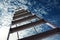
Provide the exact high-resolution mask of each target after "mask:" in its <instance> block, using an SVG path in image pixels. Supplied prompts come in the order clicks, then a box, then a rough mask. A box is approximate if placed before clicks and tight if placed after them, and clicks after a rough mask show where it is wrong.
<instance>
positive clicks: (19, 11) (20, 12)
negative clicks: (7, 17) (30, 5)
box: [14, 9, 27, 16]
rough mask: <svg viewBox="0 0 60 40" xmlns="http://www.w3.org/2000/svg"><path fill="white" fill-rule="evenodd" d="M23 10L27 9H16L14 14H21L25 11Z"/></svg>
mask: <svg viewBox="0 0 60 40" xmlns="http://www.w3.org/2000/svg"><path fill="white" fill-rule="evenodd" d="M25 12H27V10H24V9H22V10H18V11H16V12H15V14H14V15H15V16H16V15H19V14H22V13H25Z"/></svg>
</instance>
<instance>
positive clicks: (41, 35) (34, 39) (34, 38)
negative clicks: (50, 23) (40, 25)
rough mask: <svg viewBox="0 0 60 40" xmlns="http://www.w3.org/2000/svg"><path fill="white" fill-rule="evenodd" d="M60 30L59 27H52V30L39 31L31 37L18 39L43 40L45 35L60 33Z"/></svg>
mask: <svg viewBox="0 0 60 40" xmlns="http://www.w3.org/2000/svg"><path fill="white" fill-rule="evenodd" d="M59 30H60V29H59V28H56V29H52V30H49V31H46V32H43V33H39V34H36V35H32V36H29V37H25V38H22V39H18V40H41V39H42V38H45V37H48V36H51V35H54V34H56V33H59V32H60V31H59Z"/></svg>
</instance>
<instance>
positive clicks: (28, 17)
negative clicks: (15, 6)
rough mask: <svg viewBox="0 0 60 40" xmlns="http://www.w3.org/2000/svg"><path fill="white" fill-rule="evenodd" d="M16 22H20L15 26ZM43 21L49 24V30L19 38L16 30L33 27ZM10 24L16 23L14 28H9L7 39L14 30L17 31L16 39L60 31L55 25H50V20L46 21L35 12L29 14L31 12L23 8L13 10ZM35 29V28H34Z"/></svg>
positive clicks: (25, 39) (26, 38)
mask: <svg viewBox="0 0 60 40" xmlns="http://www.w3.org/2000/svg"><path fill="white" fill-rule="evenodd" d="M27 21H28V22H27ZM29 21H30V22H29ZM22 22H23V23H22ZM24 22H25V23H24ZM26 22H27V23H26ZM18 23H20V25H19V26H17V24H18ZM43 23H46V24H47V25H49V26H50V27H51V28H52V30H49V31H46V32H43V33H39V34H36V35H32V36H29V37H25V38H23V39H19V34H18V31H21V30H24V29H27V28H31V27H34V26H36V25H38V24H39V25H40V24H43ZM12 25H16V26H15V27H14V28H10V32H9V35H8V38H7V40H9V36H10V34H12V33H14V32H17V37H18V39H17V40H36V39H37V38H38V37H39V38H43V37H46V36H47V35H51V34H54V33H57V32H60V29H59V28H57V27H55V26H54V25H52V24H51V23H50V22H47V21H45V20H44V19H42V18H39V17H37V16H36V15H35V14H31V12H28V11H27V10H24V9H22V10H19V11H17V12H15V14H14V17H13V21H12ZM12 25H11V26H12ZM34 29H35V27H34ZM35 31H36V29H35ZM36 32H37V31H36ZM37 33H38V32H37ZM46 34H47V35H46ZM41 36H42V37H41Z"/></svg>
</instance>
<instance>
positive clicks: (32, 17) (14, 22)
mask: <svg viewBox="0 0 60 40" xmlns="http://www.w3.org/2000/svg"><path fill="white" fill-rule="evenodd" d="M35 18H37V16H35V15H32V16H29V17H26V18H24V19H19V20H16V21H12V25H14V24H17V23H21V22H24V21H28V20H31V19H35Z"/></svg>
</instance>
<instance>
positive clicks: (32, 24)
mask: <svg viewBox="0 0 60 40" xmlns="http://www.w3.org/2000/svg"><path fill="white" fill-rule="evenodd" d="M41 23H45V21H44V19H41V20H39V21H36V22H32V23H29V24H26V25H23V26H19V27H15V28H11V30H10V33H13V32H17V31H19V30H24V29H26V28H30V27H33V26H35V25H38V24H41Z"/></svg>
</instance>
